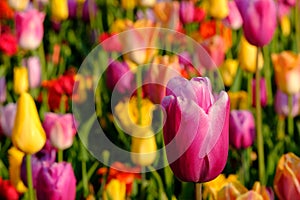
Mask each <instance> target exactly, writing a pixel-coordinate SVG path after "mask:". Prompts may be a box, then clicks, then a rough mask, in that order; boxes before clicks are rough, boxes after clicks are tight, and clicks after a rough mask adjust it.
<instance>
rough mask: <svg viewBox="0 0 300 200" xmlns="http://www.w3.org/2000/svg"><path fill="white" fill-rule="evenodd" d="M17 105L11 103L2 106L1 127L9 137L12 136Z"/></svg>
mask: <svg viewBox="0 0 300 200" xmlns="http://www.w3.org/2000/svg"><path fill="white" fill-rule="evenodd" d="M16 109H17V105H16V104H14V103H9V104H7V105H6V106H4V107H0V111H1V112H0V127H1V128H2V131H3V133H4V134H5V135H6V136H7V137H11V134H12V129H13V127H14V124H15V116H16Z"/></svg>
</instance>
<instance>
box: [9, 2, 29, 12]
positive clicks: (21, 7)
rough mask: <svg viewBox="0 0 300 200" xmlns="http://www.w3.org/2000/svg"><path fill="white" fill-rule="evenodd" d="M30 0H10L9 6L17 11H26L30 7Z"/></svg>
mask: <svg viewBox="0 0 300 200" xmlns="http://www.w3.org/2000/svg"><path fill="white" fill-rule="evenodd" d="M28 3H29V0H8V4H9V6H10V7H12V8H13V9H14V10H16V11H22V10H25V9H26V8H27V6H28Z"/></svg>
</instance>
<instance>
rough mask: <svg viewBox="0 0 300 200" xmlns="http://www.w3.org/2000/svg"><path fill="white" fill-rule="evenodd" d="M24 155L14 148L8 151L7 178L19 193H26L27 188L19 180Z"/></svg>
mask: <svg viewBox="0 0 300 200" xmlns="http://www.w3.org/2000/svg"><path fill="white" fill-rule="evenodd" d="M24 155H25V154H24V153H23V152H21V151H19V150H18V149H17V148H16V147H11V148H10V149H9V150H8V161H9V178H10V182H11V183H12V185H13V186H14V187H15V188H16V189H17V191H18V192H19V193H24V192H26V190H27V188H26V187H25V185H24V183H23V182H22V180H21V170H20V168H21V164H22V160H23V157H24Z"/></svg>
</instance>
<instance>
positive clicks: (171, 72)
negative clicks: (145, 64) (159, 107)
mask: <svg viewBox="0 0 300 200" xmlns="http://www.w3.org/2000/svg"><path fill="white" fill-rule="evenodd" d="M180 72H181V67H180V65H179V59H178V57H177V56H167V55H165V56H156V57H155V58H154V60H153V62H152V64H151V65H150V68H149V71H148V74H147V77H146V79H147V82H148V83H149V84H148V85H147V86H146V87H145V88H146V90H147V93H148V95H149V98H150V100H151V101H152V102H154V103H158V104H159V103H161V100H162V99H163V97H164V96H165V94H166V87H165V86H166V85H167V83H168V82H169V80H170V79H171V78H173V77H176V76H180V75H181V74H180Z"/></svg>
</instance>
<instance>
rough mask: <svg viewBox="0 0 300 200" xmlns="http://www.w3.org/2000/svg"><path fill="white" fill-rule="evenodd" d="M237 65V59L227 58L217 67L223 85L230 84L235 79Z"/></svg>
mask: <svg viewBox="0 0 300 200" xmlns="http://www.w3.org/2000/svg"><path fill="white" fill-rule="evenodd" d="M238 66H239V62H238V61H237V60H234V59H227V60H225V62H224V63H223V65H222V66H221V67H220V68H219V69H220V72H221V75H222V78H223V81H224V85H226V86H231V85H232V83H233V81H234V79H235V75H236V72H237V69H238Z"/></svg>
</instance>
